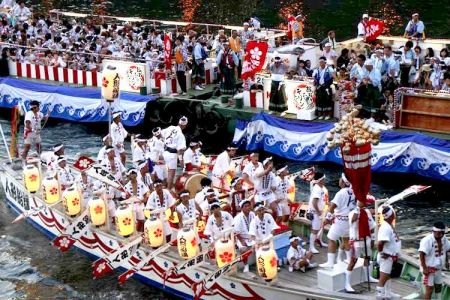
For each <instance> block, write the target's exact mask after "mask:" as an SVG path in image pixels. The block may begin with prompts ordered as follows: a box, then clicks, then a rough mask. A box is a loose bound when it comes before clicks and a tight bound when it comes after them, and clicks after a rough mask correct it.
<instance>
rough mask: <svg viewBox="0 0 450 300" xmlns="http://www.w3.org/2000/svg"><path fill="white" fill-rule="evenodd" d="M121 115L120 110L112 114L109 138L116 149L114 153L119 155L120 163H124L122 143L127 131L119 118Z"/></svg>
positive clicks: (124, 154) (124, 156)
mask: <svg viewBox="0 0 450 300" xmlns="http://www.w3.org/2000/svg"><path fill="white" fill-rule="evenodd" d="M121 116H122V112H121V111H119V112H115V113H113V115H112V117H113V122H112V123H111V140H112V146H113V147H114V150H115V151H116V155H117V156H119V157H120V160H121V161H122V164H124V165H125V160H126V153H125V148H124V146H123V143H124V141H125V138H126V137H127V136H128V131H126V130H125V128H124V127H123V125H122V122H121V120H120V119H121Z"/></svg>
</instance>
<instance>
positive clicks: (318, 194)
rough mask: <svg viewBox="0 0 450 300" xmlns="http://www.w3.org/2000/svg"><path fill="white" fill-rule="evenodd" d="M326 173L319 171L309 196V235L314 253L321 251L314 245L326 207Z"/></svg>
mask: <svg viewBox="0 0 450 300" xmlns="http://www.w3.org/2000/svg"><path fill="white" fill-rule="evenodd" d="M325 178H326V177H325V174H323V173H320V172H317V173H316V174H315V175H314V179H313V180H312V181H311V185H312V188H311V195H310V196H309V204H308V213H307V214H306V217H307V219H308V220H310V221H311V234H310V235H309V251H311V252H312V253H314V254H317V253H319V251H318V250H317V249H316V247H315V246H314V243H315V242H316V239H317V234H318V233H319V230H320V228H321V227H322V219H321V218H322V217H321V216H322V210H323V208H324V207H325V190H324V187H325Z"/></svg>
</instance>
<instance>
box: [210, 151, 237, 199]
mask: <svg viewBox="0 0 450 300" xmlns="http://www.w3.org/2000/svg"><path fill="white" fill-rule="evenodd" d="M236 150H237V147H236V146H235V145H230V146H228V147H227V149H226V150H225V151H223V152H222V153H220V154H219V155H218V156H217V159H216V162H215V164H214V167H213V169H212V175H213V177H212V184H213V187H214V188H215V189H219V190H220V191H229V190H230V184H229V182H228V180H227V176H230V177H231V178H233V177H234V170H233V168H232V167H233V165H232V163H231V158H232V157H234V156H235V155H236Z"/></svg>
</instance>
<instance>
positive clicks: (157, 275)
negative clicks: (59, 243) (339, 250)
mask: <svg viewBox="0 0 450 300" xmlns="http://www.w3.org/2000/svg"><path fill="white" fill-rule="evenodd" d="M22 176H23V175H22V170H21V167H20V166H17V165H15V164H11V163H9V162H8V163H6V162H4V163H2V165H1V166H0V178H1V183H2V186H3V189H4V191H5V195H6V197H5V200H6V202H7V203H8V205H9V206H10V207H11V208H12V210H13V211H14V212H15V213H17V214H21V213H24V212H25V211H29V210H30V209H34V208H37V207H42V206H43V205H44V206H45V208H44V209H41V210H39V211H38V213H36V214H32V215H30V216H29V217H28V218H27V221H28V223H29V224H31V225H32V226H33V227H35V228H36V229H38V230H39V231H41V232H43V233H44V234H45V235H46V236H48V237H49V238H52V239H53V238H55V237H58V236H60V235H61V234H63V233H64V230H65V228H66V227H67V226H68V225H69V224H71V223H72V222H74V219H73V218H71V217H69V216H67V215H66V213H65V212H64V208H63V207H62V205H61V204H57V205H53V206H51V207H50V206H47V205H45V203H44V202H43V200H42V199H41V198H40V196H39V195H38V194H34V195H32V194H30V193H28V191H27V190H26V189H25V186H24V183H23V182H22ZM17 226H28V225H25V224H21V225H17ZM307 227H308V224H307V221H305V220H303V219H300V220H297V221H295V222H294V224H293V228H294V231H295V232H297V233H301V232H302V231H303V233H305V232H306V228H307ZM290 234H291V233H290V232H284V233H282V234H280V235H279V236H277V238H276V239H275V244H277V243H280V244H283V245H286V239H288V236H289V235H290ZM135 239H136V236H131V237H128V238H123V237H121V236H119V235H118V234H117V233H116V232H115V231H112V230H106V229H104V228H96V227H94V226H89V229H88V230H87V231H86V232H85V233H84V234H83V235H82V236H81V237H80V238H79V239H77V240H76V242H75V244H74V248H75V249H77V250H78V251H80V252H82V253H84V254H86V255H87V256H89V257H90V258H94V259H96V258H102V257H105V256H107V255H110V254H111V253H114V252H115V251H116V250H117V249H118V248H120V246H121V245H124V244H127V243H130V242H133V241H134V240H135ZM279 250H281V249H279ZM151 251H152V250H151V249H150V248H148V247H147V246H146V245H145V244H143V243H141V244H140V245H139V248H138V249H137V251H136V252H135V253H134V254H133V255H132V256H131V257H129V259H125V260H123V263H122V264H121V265H120V266H119V267H118V270H119V271H126V270H130V269H133V268H135V267H136V266H137V265H138V264H139V262H140V260H141V259H142V258H143V257H146V256H147V255H148V254H149V253H150V252H151ZM280 254H281V253H280V251H278V255H279V256H280ZM314 260H315V261H317V262H322V261H325V250H322V253H321V254H320V255H317V256H316V257H315V258H314ZM182 262H183V261H182V260H181V259H180V257H179V256H178V252H177V249H176V247H170V249H169V251H168V252H167V253H161V254H160V255H158V256H156V257H155V258H154V259H153V260H151V261H150V262H149V263H148V264H147V265H146V266H145V267H143V268H142V269H140V270H139V271H138V272H137V273H136V274H135V278H136V279H138V280H140V281H142V282H143V283H145V284H148V285H150V286H153V287H156V288H159V289H162V290H164V291H166V292H168V293H170V294H173V295H176V296H179V297H182V298H185V299H191V298H196V297H195V295H194V293H193V290H192V287H193V286H198V284H199V283H201V282H202V280H203V279H205V278H206V277H207V276H208V275H211V274H214V272H215V271H217V269H216V267H215V266H213V265H211V264H203V265H200V266H198V267H195V268H191V269H188V270H186V271H185V272H184V273H181V272H180V273H179V274H178V273H177V274H175V273H171V274H170V275H168V276H167V274H166V271H167V270H169V269H170V268H172V267H174V266H175V265H177V264H180V263H182ZM401 264H402V265H403V268H402V272H401V277H400V278H396V279H394V280H393V290H394V292H396V293H400V294H401V295H402V296H407V297H408V299H414V298H418V297H419V293H418V288H417V286H418V284H419V281H420V275H419V272H418V264H417V260H416V259H413V258H411V257H409V256H407V255H405V254H402V256H401ZM250 271H251V272H249V273H241V272H240V271H237V272H236V271H231V272H228V273H226V274H223V275H222V276H220V277H218V279H217V281H215V282H214V284H213V285H212V286H210V287H209V288H208V289H207V290H205V289H204V287H203V290H202V291H203V292H204V294H203V295H202V297H201V298H202V299H277V298H280V297H282V298H283V299H286V300H287V299H305V300H306V299H368V297H371V296H373V291H374V289H372V290H371V292H369V291H368V290H367V288H366V284H359V285H356V286H355V288H356V289H357V291H358V292H359V293H358V294H345V293H342V292H339V291H326V290H323V289H321V283H320V282H321V281H319V280H318V276H317V274H318V273H317V272H318V271H316V270H309V271H307V272H306V273H299V272H294V273H290V272H288V271H287V267H285V266H282V267H281V270H280V271H279V272H278V278H277V279H276V280H275V281H273V282H270V283H267V282H265V281H264V280H262V279H261V278H259V277H257V276H255V272H256V271H255V269H254V266H252V267H251V269H250ZM445 284H446V286H445V288H444V291H443V297H444V298H443V299H448V298H445V297H448V296H449V295H450V288H449V286H450V280H449V278H448V277H446V279H445ZM445 295H446V296H445Z"/></svg>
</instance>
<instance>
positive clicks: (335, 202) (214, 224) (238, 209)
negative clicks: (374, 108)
mask: <svg viewBox="0 0 450 300" xmlns="http://www.w3.org/2000/svg"><path fill="white" fill-rule="evenodd" d="M30 106H31V109H32V110H31V111H29V112H28V113H27V114H26V117H25V151H24V152H23V154H22V157H23V158H24V160H25V159H26V157H27V153H28V151H29V149H30V147H31V144H36V147H37V151H38V152H39V151H40V130H41V128H42V127H41V123H42V121H43V120H44V119H45V116H44V115H43V114H42V113H40V111H39V110H40V106H39V102H37V101H33V102H32V103H31V105H30ZM187 125H188V119H187V118H186V117H181V118H180V119H179V121H178V124H177V125H175V126H169V127H167V128H164V129H161V128H159V127H157V128H155V129H154V130H153V131H152V137H151V138H150V139H146V138H144V137H142V136H140V135H135V136H133V143H132V151H131V163H127V160H128V159H129V157H127V153H126V151H125V148H124V141H125V139H126V138H127V137H128V136H129V133H128V132H127V131H126V130H125V128H124V127H123V125H122V124H121V113H120V112H116V113H114V114H113V123H112V124H111V134H108V135H107V136H105V137H104V138H103V147H102V148H101V149H100V151H99V153H98V156H97V163H98V164H100V165H101V166H102V167H103V168H104V170H106V171H107V172H108V173H109V174H111V175H112V176H113V177H114V179H115V180H116V181H117V182H120V183H121V184H122V185H123V186H124V190H123V191H119V190H118V189H116V188H113V187H112V186H107V185H105V183H102V182H101V181H99V180H95V179H93V178H91V177H89V176H87V174H86V173H84V172H81V175H80V177H79V178H77V177H76V176H75V174H74V173H73V172H72V171H71V168H69V167H68V165H67V162H66V158H65V156H64V155H65V149H64V145H62V144H57V145H55V146H54V147H53V151H52V153H50V154H49V155H46V156H45V159H44V157H41V160H43V161H44V162H45V164H46V169H47V170H48V171H51V172H56V174H57V175H56V176H57V178H58V179H59V182H60V185H61V188H62V189H63V190H64V189H67V188H69V187H70V186H71V185H72V184H74V183H75V182H78V183H79V184H80V186H81V190H82V193H83V198H84V200H83V205H84V206H86V205H89V203H86V201H87V200H88V199H90V198H92V195H93V194H94V193H96V191H98V190H105V189H106V191H107V193H106V195H107V204H108V213H109V216H111V217H113V216H114V215H115V211H116V205H120V203H121V202H122V201H124V200H125V199H130V198H131V197H132V198H133V199H134V204H133V205H134V212H135V214H134V215H135V218H136V229H137V230H138V231H140V232H142V231H143V228H144V221H145V213H144V212H145V210H149V211H153V210H159V209H163V211H167V210H168V211H170V212H171V214H176V216H177V218H178V228H183V226H184V225H183V224H184V223H187V222H188V221H190V220H192V219H196V220H197V221H199V222H200V221H203V222H205V223H206V225H205V227H204V230H203V232H202V233H201V234H202V235H203V236H202V237H203V238H207V239H208V241H210V242H211V244H214V243H215V242H216V241H217V240H218V239H219V238H220V237H221V236H222V234H223V233H224V232H227V231H229V230H232V231H233V232H234V234H235V237H236V239H235V240H236V248H237V249H238V250H239V251H240V253H245V252H246V251H247V250H249V249H251V248H252V247H258V245H259V244H260V243H262V241H267V239H270V238H271V236H275V235H276V234H277V233H278V230H279V229H280V228H284V229H288V228H289V227H287V226H288V221H289V217H290V215H291V210H290V204H289V203H290V200H289V195H288V193H289V189H290V181H289V174H290V173H289V167H288V166H278V168H275V167H274V162H273V159H272V157H267V158H265V159H264V160H262V161H260V157H259V154H258V153H257V152H253V153H251V154H249V162H248V163H247V164H246V165H245V166H244V167H243V169H242V172H241V174H240V175H239V176H237V173H236V169H235V166H234V163H233V162H232V159H233V157H235V155H236V151H237V148H236V146H235V145H233V144H231V145H230V146H228V147H227V148H226V149H225V150H224V151H223V152H222V153H221V154H219V155H218V156H217V158H216V160H215V162H214V164H213V166H212V171H211V174H210V176H209V177H208V176H204V177H203V178H202V179H201V181H200V185H201V188H200V189H199V190H198V191H197V193H195V195H193V194H192V193H191V192H190V191H188V190H184V189H183V190H181V191H178V193H177V192H176V191H175V186H174V179H175V172H176V171H177V169H178V170H180V169H182V170H183V171H182V172H183V174H186V173H190V174H192V173H200V171H201V170H202V168H203V167H205V164H206V166H207V167H209V165H207V163H206V162H205V161H204V160H202V158H201V157H202V154H201V146H202V143H201V141H199V140H198V139H195V138H192V139H191V140H190V141H189V143H187V142H186V137H185V136H184V133H183V131H184V130H185V129H186V127H187ZM30 134H31V135H30ZM127 165H130V167H128V168H127V167H126V166H127ZM230 178H231V180H229V179H230ZM304 179H305V180H310V197H309V203H308V209H307V213H306V215H305V217H306V219H308V220H310V223H311V225H310V226H311V233H310V236H309V241H308V242H307V241H306V239H304V238H302V237H299V236H291V237H290V247H289V250H288V252H287V254H286V261H287V262H288V271H289V272H294V271H300V272H306V271H307V270H308V269H311V268H316V267H317V266H318V265H317V263H315V262H314V261H315V260H317V258H316V257H315V255H316V254H317V253H319V250H318V249H317V248H316V247H317V246H319V247H328V254H327V261H326V262H325V263H322V264H320V265H319V267H320V268H324V269H332V268H334V266H335V264H336V263H339V262H344V263H346V264H347V270H346V271H345V291H346V292H348V293H354V292H355V290H354V289H353V287H352V285H351V274H352V271H353V269H354V267H355V264H356V262H357V260H358V258H360V257H362V258H364V259H365V261H366V265H367V263H368V262H369V261H370V260H371V258H370V257H371V249H372V248H373V246H374V245H373V242H374V241H375V240H376V241H377V244H376V245H375V248H376V249H377V250H378V255H377V259H376V261H377V262H378V264H379V270H380V278H379V280H378V279H375V278H372V277H371V276H370V275H367V276H368V277H367V278H366V280H369V281H371V282H378V286H377V288H376V296H377V299H386V298H388V299H391V298H392V297H396V296H398V295H396V294H395V293H393V291H392V288H391V285H392V281H391V278H390V276H391V275H390V274H391V272H392V268H393V264H394V262H395V261H396V260H397V259H398V257H399V254H400V250H401V243H400V237H399V235H398V233H397V232H396V229H395V226H394V221H395V218H396V214H395V210H394V209H393V207H392V206H390V205H384V206H382V210H381V212H380V214H381V216H382V220H384V221H382V222H381V226H380V227H379V229H378V235H377V236H375V233H374V229H375V227H376V226H377V224H376V220H375V219H374V217H373V214H374V211H373V209H369V208H367V207H366V205H367V203H364V202H361V201H357V199H356V198H355V194H354V193H353V189H352V183H351V182H350V181H349V180H348V179H347V177H346V176H345V175H344V174H342V175H341V177H340V179H339V188H340V190H339V191H338V192H337V193H336V194H335V196H334V197H333V198H330V199H331V200H328V189H327V188H326V187H325V186H326V185H327V177H326V176H325V174H323V173H321V172H314V173H312V174H310V175H309V176H305V178H304ZM224 195H225V196H224ZM223 196H224V197H223ZM219 198H220V200H219ZM163 218H164V217H163ZM113 220H114V219H113V218H112V219H111V221H112V222H113ZM170 220H171V219H170V218H164V234H165V235H166V240H167V241H170V240H172V236H171V235H172V226H171V224H170V223H169V221H170ZM360 222H367V224H368V226H369V229H368V230H369V231H370V233H369V234H368V235H363V233H362V232H361V231H362V229H361V226H360ZM328 226H329V230H328V233H327V237H328V245H327V244H325V243H324V242H323V241H322V237H321V235H322V233H323V229H324V228H325V227H328ZM199 228H200V226H199ZM432 231H433V232H432V234H430V235H427V236H426V237H424V238H423V239H422V241H421V243H420V248H419V254H420V268H421V272H422V274H423V283H424V286H425V298H426V299H430V296H431V293H432V292H433V291H434V293H435V294H436V295H438V297H439V293H440V291H441V288H442V283H443V277H442V269H443V268H444V267H446V268H448V267H449V260H448V252H449V251H450V243H449V241H448V240H447V238H446V237H445V224H444V223H442V222H437V223H435V224H434V227H433V229H432ZM306 244H308V245H306ZM336 252H337V253H336ZM344 254H345V257H344ZM248 271H249V265H248V263H247V260H244V269H243V272H248ZM437 299H440V298H437Z"/></svg>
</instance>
